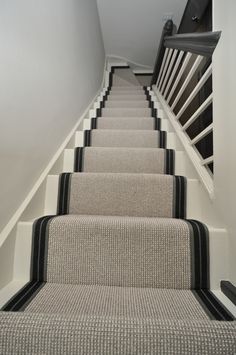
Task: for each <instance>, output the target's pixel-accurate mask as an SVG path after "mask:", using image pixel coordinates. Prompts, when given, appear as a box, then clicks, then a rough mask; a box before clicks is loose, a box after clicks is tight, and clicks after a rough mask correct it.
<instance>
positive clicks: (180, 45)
mask: <svg viewBox="0 0 236 355" xmlns="http://www.w3.org/2000/svg"><path fill="white" fill-rule="evenodd" d="M220 36H221V32H220V31H217V32H204V33H187V34H181V35H174V36H166V37H165V38H164V47H165V48H172V49H179V50H182V51H185V52H190V53H194V54H198V55H202V56H205V57H209V56H211V55H212V54H213V52H214V50H215V48H216V46H217V43H218V41H219V39H220Z"/></svg>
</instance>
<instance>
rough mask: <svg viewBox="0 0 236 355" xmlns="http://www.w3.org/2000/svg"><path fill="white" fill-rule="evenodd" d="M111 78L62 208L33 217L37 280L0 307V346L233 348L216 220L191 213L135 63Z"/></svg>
mask: <svg viewBox="0 0 236 355" xmlns="http://www.w3.org/2000/svg"><path fill="white" fill-rule="evenodd" d="M110 84H111V85H112V86H111V87H110V88H109V89H108V91H107V92H106V95H105V96H104V100H103V102H102V105H101V107H100V109H98V117H96V118H93V119H92V129H91V130H85V131H84V146H83V147H77V148H76V149H75V159H74V172H73V173H62V174H61V175H60V181H59V190H58V213H57V215H55V216H54V215H52V216H51V215H50V216H44V217H41V218H39V219H37V220H36V221H35V222H34V228H33V242H32V260H31V280H30V282H29V283H28V284H26V285H25V286H24V287H23V288H22V289H21V290H20V291H18V292H17V293H16V294H15V295H14V296H13V297H12V298H11V299H9V300H8V302H7V303H6V304H5V305H4V306H3V308H2V312H1V314H0V340H1V341H0V354H181V355H183V354H235V353H236V340H235V339H236V325H235V322H234V317H233V315H232V314H231V313H230V312H229V311H228V310H227V309H226V307H225V306H224V305H223V304H222V303H221V302H220V301H219V300H218V299H217V297H216V296H215V295H214V294H213V293H212V292H211V291H210V273H209V232H208V228H207V227H206V225H204V224H203V223H201V222H200V221H196V220H187V219H186V199H187V190H188V188H187V180H186V178H185V177H183V176H176V175H175V155H176V154H175V151H174V150H173V149H167V147H169V145H168V137H167V134H166V132H165V130H161V129H162V127H161V126H162V122H161V120H160V118H158V110H157V109H155V108H154V107H153V104H152V102H151V99H150V95H149V93H148V90H147V89H146V88H143V87H141V86H140V85H139V83H138V81H137V80H136V78H135V76H134V75H133V73H132V71H131V70H130V69H129V68H125V69H122V68H118V69H116V70H115V71H113V75H111V78H110ZM189 198H191V197H189V196H188V199H189Z"/></svg>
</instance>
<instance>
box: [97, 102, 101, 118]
mask: <svg viewBox="0 0 236 355" xmlns="http://www.w3.org/2000/svg"><path fill="white" fill-rule="evenodd" d="M101 106H102V103H100V108H97V109H96V117H101V116H102V107H101Z"/></svg>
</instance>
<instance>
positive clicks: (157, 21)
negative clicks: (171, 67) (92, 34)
mask: <svg viewBox="0 0 236 355" xmlns="http://www.w3.org/2000/svg"><path fill="white" fill-rule="evenodd" d="M97 3H98V10H99V15H100V19H101V26H102V32H103V37H104V43H105V49H106V54H107V55H110V56H120V57H123V58H125V59H127V60H128V61H131V62H135V63H137V64H141V65H146V66H151V67H153V66H154V63H155V59H156V54H157V49H158V46H159V41H160V37H161V33H162V29H163V26H164V23H165V22H163V16H164V15H165V14H173V21H174V23H175V24H176V26H177V27H178V26H179V23H180V20H181V17H182V15H183V12H184V9H185V6H186V3H187V0H148V1H145V0H117V1H116V0H97Z"/></svg>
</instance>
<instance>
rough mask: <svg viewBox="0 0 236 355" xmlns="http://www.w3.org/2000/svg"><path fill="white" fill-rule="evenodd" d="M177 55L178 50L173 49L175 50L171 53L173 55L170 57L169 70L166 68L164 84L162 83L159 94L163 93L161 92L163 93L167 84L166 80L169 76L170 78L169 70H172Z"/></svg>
mask: <svg viewBox="0 0 236 355" xmlns="http://www.w3.org/2000/svg"><path fill="white" fill-rule="evenodd" d="M177 54H178V50H177V49H175V50H174V53H173V55H172V57H171V61H170V65H169V68H168V70H167V72H166V76H165V80H164V82H163V84H162V87H161V89H160V92H161V93H163V91H164V89H165V86H166V82H167V80H168V78H169V76H170V72H171V70H172V68H173V64H174V61H175V58H176V56H177Z"/></svg>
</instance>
